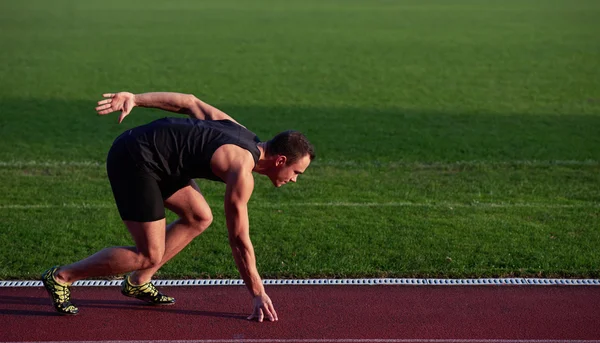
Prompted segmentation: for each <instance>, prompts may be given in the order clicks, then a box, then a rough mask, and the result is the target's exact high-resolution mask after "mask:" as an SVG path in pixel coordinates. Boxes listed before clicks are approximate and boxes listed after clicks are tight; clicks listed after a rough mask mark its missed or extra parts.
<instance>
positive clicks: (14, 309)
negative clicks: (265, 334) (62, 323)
mask: <svg viewBox="0 0 600 343" xmlns="http://www.w3.org/2000/svg"><path fill="white" fill-rule="evenodd" d="M74 303H75V304H76V305H77V307H79V308H80V310H81V311H86V310H87V309H94V308H99V309H118V310H127V311H152V312H161V313H168V314H177V315H186V316H203V317H216V318H229V319H238V320H246V317H247V315H245V314H242V313H228V312H215V311H202V310H188V309H177V308H174V307H173V306H177V305H173V306H153V305H150V304H145V303H143V302H140V301H135V300H132V301H128V300H89V299H82V300H74ZM2 305H9V306H2ZM15 305H17V306H15ZM18 305H21V306H18ZM37 306H44V307H47V308H48V310H47V311H37V310H27V308H31V307H37ZM51 306H52V302H51V301H50V299H49V298H39V297H13V296H2V297H0V315H15V316H61V315H60V314H59V313H57V312H55V311H54V310H53V309H52V308H51ZM6 307H9V308H6Z"/></svg>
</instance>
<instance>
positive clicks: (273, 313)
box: [269, 302, 279, 322]
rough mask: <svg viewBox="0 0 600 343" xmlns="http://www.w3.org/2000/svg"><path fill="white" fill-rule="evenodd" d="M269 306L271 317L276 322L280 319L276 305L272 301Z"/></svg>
mask: <svg viewBox="0 0 600 343" xmlns="http://www.w3.org/2000/svg"><path fill="white" fill-rule="evenodd" d="M269 307H270V309H269V312H271V318H270V319H271V321H275V322H276V321H278V320H279V317H277V312H276V311H275V306H273V303H271V302H270V303H269Z"/></svg>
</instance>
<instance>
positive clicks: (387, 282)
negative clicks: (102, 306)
mask: <svg viewBox="0 0 600 343" xmlns="http://www.w3.org/2000/svg"><path fill="white" fill-rule="evenodd" d="M152 282H153V283H154V284H155V285H156V286H161V287H162V286H166V287H177V286H242V285H244V281H243V280H241V279H205V280H189V279H187V280H154V281H152ZM121 283H122V280H121V279H116V280H81V281H77V282H75V283H74V284H73V285H74V286H77V287H115V286H120V285H121ZM263 284H264V285H267V286H295V285H296V286H397V285H405V286H600V280H599V279H539V278H483V279H400V278H398V279H392V278H370V279H266V280H263ZM17 287H42V282H41V281H33V280H31V281H0V288H17Z"/></svg>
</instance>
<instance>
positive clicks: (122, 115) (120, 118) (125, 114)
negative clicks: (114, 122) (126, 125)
mask: <svg viewBox="0 0 600 343" xmlns="http://www.w3.org/2000/svg"><path fill="white" fill-rule="evenodd" d="M128 114H129V112H126V111H123V112H121V115H120V116H119V124H121V123H122V122H123V119H125V117H126V116H127V115H128Z"/></svg>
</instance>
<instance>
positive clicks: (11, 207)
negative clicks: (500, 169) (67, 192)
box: [0, 202, 600, 210]
mask: <svg viewBox="0 0 600 343" xmlns="http://www.w3.org/2000/svg"><path fill="white" fill-rule="evenodd" d="M114 207H115V204H111V203H102V204H92V203H80V204H76V203H63V204H31V205H19V204H11V205H0V210H29V209H36V208H73V209H86V208H88V209H102V208H114ZM286 207H432V208H435V207H445V208H463V207H466V208H472V209H477V208H481V209H485V208H489V207H493V208H512V207H532V208H548V209H552V208H590V209H593V208H600V202H599V203H586V204H573V205H568V204H543V203H479V202H478V203H472V204H462V203H448V202H438V203H415V202H384V203H375V202H367V203H360V202H358V203H357V202H290V203H278V204H269V203H262V204H254V205H251V206H250V208H259V209H260V208H269V209H273V208H286Z"/></svg>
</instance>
